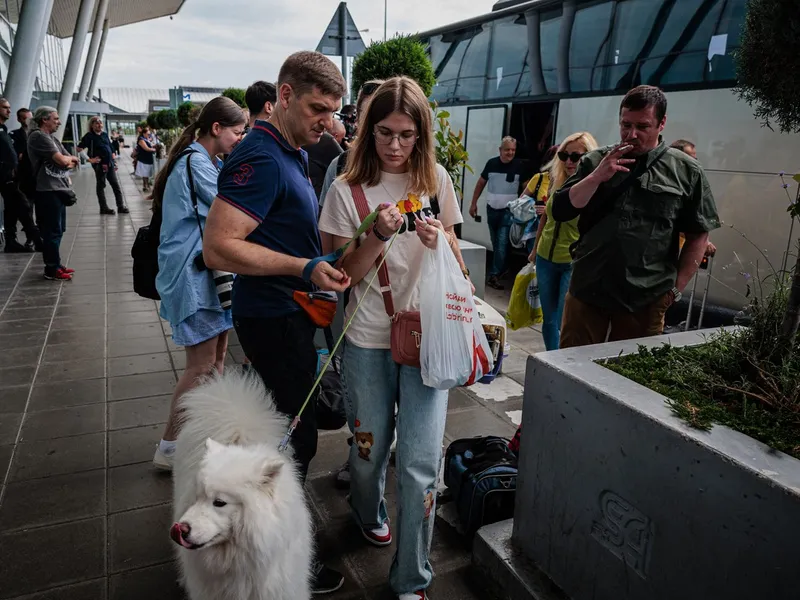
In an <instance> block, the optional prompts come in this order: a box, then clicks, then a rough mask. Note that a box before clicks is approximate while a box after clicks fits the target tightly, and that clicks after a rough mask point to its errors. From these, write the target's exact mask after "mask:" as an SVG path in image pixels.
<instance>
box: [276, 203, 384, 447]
mask: <svg viewBox="0 0 800 600" xmlns="http://www.w3.org/2000/svg"><path fill="white" fill-rule="evenodd" d="M377 215H378V211H377V210H375V211H374V212H372V213H370V215H369V216H367V218H366V219H364V222H363V223H362V224H361V227H359V228H358V232H357V233H356V235H355V236H354V237H353V239H352V240H350V241H349V242H347V244H345V245H344V246H342V247H341V248H339V249H338V250H336V251H335V252H332V253H331V254H328V255H327V256H323V257H321V260H318V261H317V262H322V261H323V260H324V261H325V262H330V261H331V260H333V261H334V262H336V261H337V260H339V258H341V257H342V255H343V254H344V252H345V250H347V248H348V246H350V244H352V243H353V241H354V240H356V239H358V237H359V236H360V235H361V234H362V233H364V232H365V231H366V230H367V229H368V228H369V226H370V225H371V224H372V223H373V222H374V221H375V218H376V217H377ZM398 233H399V232H395V233H394V235H392V239H391V241H390V242H389V246H388V247H387V248H386V251H385V252H384V253H383V258H382V259H381V261H380V262H379V263H378V265H377V268H376V269H375V274H374V275H373V276H372V279H370V280H369V284H368V285H367V289H368V290H369V289H370V288H371V287H372V284H373V283H374V281H375V278H376V277H377V276H378V271H380V269H381V267H382V266H383V263H384V262H386V257H387V256H388V254H389V250H391V249H392V246H393V245H394V242H395V240H396V239H397V236H398ZM334 257H335V259H334ZM315 260H316V259H315ZM366 297H367V294H364V295H363V296H362V297H361V298H360V299H359V301H358V304H356V307H355V308H354V309H353V314H352V315H350V318H349V319H348V320H347V323H345V326H344V328H343V329H342V333H341V335H339V339H337V340H336V343H335V344H334V345H333V348H332V349H331V351H330V354H329V355H328V360H327V361H326V362H325V366H324V367H322V369H320V371H319V375H317V379H316V381H314V385H313V386H311V391H310V392H308V396H306V399H305V402H303V405H302V406H301V407H300V411H299V412H298V413H297V416H295V418H294V419H292V423H291V424H290V425H289V429H288V430H287V431H286V435H284V436H283V439H282V440H281V443H280V445H279V446H278V452H283V451H284V450H286V448H287V447H288V446H289V440H290V439H291V437H292V434H293V433H294V430H295V429H297V426H298V425H299V424H300V417H301V415H302V414H303V411H304V410H305V409H306V407H307V406H308V403H309V401H310V400H311V398H312V396H313V395H314V392H315V391H316V389H317V387H319V384H320V382H321V381H322V377H323V375H325V372H326V371H327V370H328V366H329V365H330V364H331V362H332V361H333V357H334V356H335V355H336V350H338V348H339V345H340V344H341V343H342V340H343V339H344V335H345V334H346V333H347V330H348V329H349V328H350V324H351V323H352V322H353V319H354V318H355V316H356V314H357V313H358V309H359V308H360V307H361V303H362V302H363V301H364V298H366Z"/></svg>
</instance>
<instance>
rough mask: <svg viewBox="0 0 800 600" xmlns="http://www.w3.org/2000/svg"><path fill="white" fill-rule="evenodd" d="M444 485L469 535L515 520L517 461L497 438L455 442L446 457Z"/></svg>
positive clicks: (504, 440) (505, 445) (502, 439)
mask: <svg viewBox="0 0 800 600" xmlns="http://www.w3.org/2000/svg"><path fill="white" fill-rule="evenodd" d="M444 483H445V485H446V486H447V487H448V488H449V489H450V492H451V495H452V497H453V501H454V502H455V503H456V507H457V509H458V517H459V520H460V521H461V524H462V525H463V526H464V529H465V530H466V532H467V534H468V535H473V534H474V533H475V532H476V531H477V530H478V529H480V528H481V527H482V526H483V525H489V524H490V523H496V522H498V521H502V520H505V519H510V518H512V517H513V516H514V498H515V496H516V491H517V457H516V455H515V454H514V453H513V452H512V451H511V450H510V449H509V447H508V440H507V439H504V438H501V437H497V436H486V437H475V438H465V439H460V440H456V441H454V442H453V443H452V444H450V446H449V447H448V448H447V452H446V453H445V471H444Z"/></svg>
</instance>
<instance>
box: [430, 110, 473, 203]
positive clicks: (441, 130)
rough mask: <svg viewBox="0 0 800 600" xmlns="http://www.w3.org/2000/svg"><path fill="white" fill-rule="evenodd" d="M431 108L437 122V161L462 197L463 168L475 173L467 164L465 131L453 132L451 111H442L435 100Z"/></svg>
mask: <svg viewBox="0 0 800 600" xmlns="http://www.w3.org/2000/svg"><path fill="white" fill-rule="evenodd" d="M431 110H433V119H434V121H435V123H436V132H435V133H434V139H435V141H436V162H438V163H439V164H440V165H442V166H443V167H444V168H445V170H446V171H447V173H448V174H449V175H450V179H452V180H453V187H455V190H456V196H458V197H461V194H462V183H463V182H462V181H461V174H462V169H465V168H466V169H467V170H468V171H469V172H470V173H474V171H473V170H472V167H470V166H469V165H468V164H467V161H469V153H467V150H466V148H464V142H463V140H464V132H463V131H462V130H460V129H459V131H458V134H455V133H453V130H452V129H451V128H450V121H448V119H449V118H450V113H449V112H447V111H445V110H441V111H440V110H439V109H438V106H437V105H436V103H435V102H431Z"/></svg>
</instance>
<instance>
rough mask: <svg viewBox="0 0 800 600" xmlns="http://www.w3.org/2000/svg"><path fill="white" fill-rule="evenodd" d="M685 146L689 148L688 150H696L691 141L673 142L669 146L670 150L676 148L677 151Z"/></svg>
mask: <svg viewBox="0 0 800 600" xmlns="http://www.w3.org/2000/svg"><path fill="white" fill-rule="evenodd" d="M687 146H689V147H690V148H696V147H697V144H695V143H694V142H692V141H691V140H684V139H680V140H675V141H674V142H672V143H671V144H670V148H676V149H678V150H683V149H684V148H686V147H687Z"/></svg>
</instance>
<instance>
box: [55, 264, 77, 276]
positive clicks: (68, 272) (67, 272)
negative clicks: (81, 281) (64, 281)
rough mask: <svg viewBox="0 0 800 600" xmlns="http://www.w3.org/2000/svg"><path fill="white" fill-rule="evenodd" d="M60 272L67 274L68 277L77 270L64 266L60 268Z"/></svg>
mask: <svg viewBox="0 0 800 600" xmlns="http://www.w3.org/2000/svg"><path fill="white" fill-rule="evenodd" d="M58 270H59V271H61V272H62V273H66V274H67V275H72V274H73V273H74V272H75V269H70V268H69V267H65V266H64V265H61V266H60V267H58Z"/></svg>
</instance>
